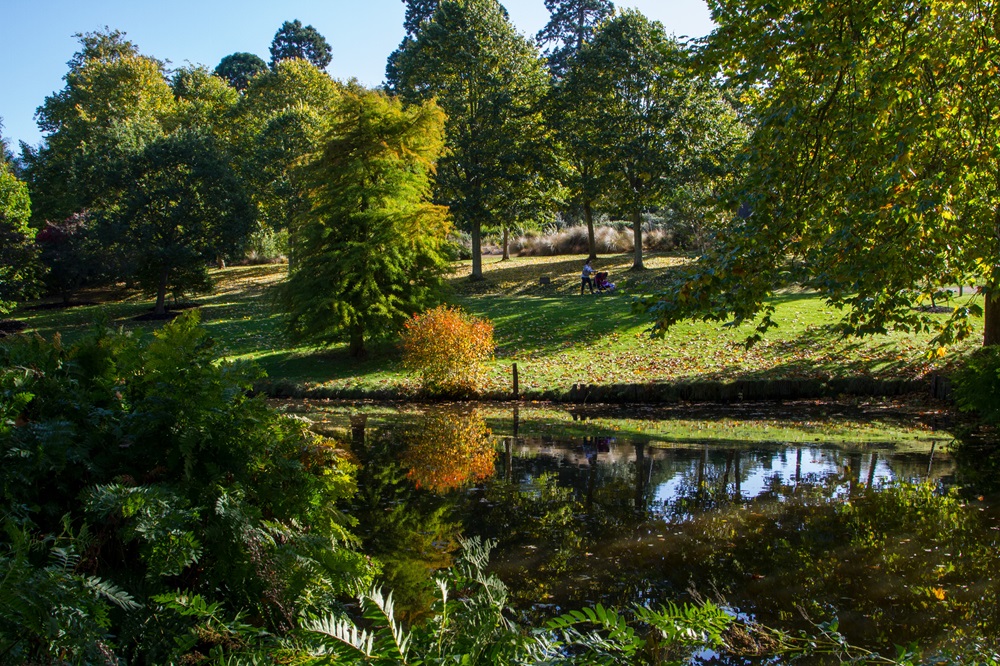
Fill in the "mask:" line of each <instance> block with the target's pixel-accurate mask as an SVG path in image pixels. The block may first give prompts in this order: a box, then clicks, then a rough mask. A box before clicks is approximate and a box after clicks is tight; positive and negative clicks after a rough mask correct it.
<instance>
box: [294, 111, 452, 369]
mask: <svg viewBox="0 0 1000 666" xmlns="http://www.w3.org/2000/svg"><path fill="white" fill-rule="evenodd" d="M443 148H444V114H443V113H442V112H441V110H440V108H438V107H437V105H435V104H434V103H433V102H427V103H424V104H422V105H419V106H411V107H408V108H404V107H403V106H402V103H401V102H400V101H398V100H396V99H393V98H389V97H386V96H385V95H383V94H380V93H373V92H363V93H353V94H351V95H350V96H349V97H348V98H347V99H346V100H345V101H344V102H343V103H342V105H341V108H340V109H339V110H338V112H337V118H336V120H335V122H334V123H333V125H332V127H331V129H330V132H329V134H328V135H327V137H326V139H325V141H324V143H323V146H322V149H321V150H320V151H319V152H317V153H316V154H315V155H313V156H312V158H311V159H310V160H309V162H308V164H307V165H306V166H305V167H303V169H302V171H301V174H300V175H301V181H300V182H301V186H302V188H303V193H304V198H305V199H306V201H307V202H308V209H307V210H304V211H302V212H301V214H300V215H299V216H298V217H297V219H296V220H295V223H294V226H293V229H292V234H291V248H292V255H293V256H292V258H293V259H294V261H293V262H292V263H291V264H290V270H289V276H288V282H287V284H286V286H285V292H284V293H285V298H284V302H285V306H286V308H287V310H288V313H289V327H290V330H291V332H292V334H293V335H294V336H295V337H296V338H299V339H305V340H310V341H313V342H317V343H321V344H331V343H333V342H338V341H342V340H347V341H348V342H349V344H350V351H351V354H352V355H353V356H355V357H361V356H364V355H365V354H366V353H367V345H366V342H367V341H368V340H371V339H378V338H386V337H389V336H392V335H394V334H395V333H396V332H398V330H399V328H400V327H401V326H402V324H403V322H404V321H405V319H406V318H407V317H409V316H411V315H412V314H414V313H415V312H417V311H419V310H421V309H422V308H424V307H426V306H428V305H432V304H433V303H434V301H435V300H436V299H437V298H438V297H439V293H438V292H439V290H440V287H441V285H442V275H443V273H444V271H445V269H446V266H447V260H446V252H445V244H446V239H447V233H448V230H449V223H448V220H447V210H446V209H445V208H444V207H442V206H437V205H434V204H432V203H430V202H429V198H430V193H431V183H432V176H433V173H434V169H435V163H436V160H437V159H438V157H439V156H440V154H441V152H442V150H443Z"/></svg>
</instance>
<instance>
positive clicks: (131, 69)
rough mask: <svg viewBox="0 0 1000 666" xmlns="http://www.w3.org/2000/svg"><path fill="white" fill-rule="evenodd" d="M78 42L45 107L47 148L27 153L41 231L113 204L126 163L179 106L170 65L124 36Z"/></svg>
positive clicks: (41, 118)
mask: <svg viewBox="0 0 1000 666" xmlns="http://www.w3.org/2000/svg"><path fill="white" fill-rule="evenodd" d="M78 37H79V39H80V44H81V49H80V51H78V52H77V53H75V54H74V55H73V58H72V59H71V60H70V61H69V67H70V69H69V71H68V73H67V74H66V76H65V81H66V85H65V87H64V88H63V89H62V90H60V91H59V92H57V93H54V94H53V95H50V96H49V97H47V98H46V99H45V102H44V103H43V104H42V106H41V107H39V109H38V125H39V127H40V128H41V130H42V132H43V133H44V134H45V144H44V146H43V147H42V148H41V149H40V150H38V151H29V152H27V153H26V154H25V163H26V164H25V165H26V172H27V173H26V175H27V178H28V181H29V184H30V186H31V189H32V192H34V193H36V196H35V197H34V198H35V201H34V204H35V209H34V211H33V215H34V218H35V220H36V221H37V225H36V226H41V224H42V223H43V222H44V221H45V220H63V219H66V218H67V217H69V216H70V215H73V214H74V213H78V212H80V211H82V210H84V209H87V208H91V207H93V206H95V205H100V204H101V203H102V202H107V201H109V200H113V199H114V197H115V196H116V192H114V191H113V189H112V188H111V187H110V183H111V180H112V179H111V176H112V175H113V174H114V172H115V171H116V170H117V169H119V168H120V164H119V162H120V160H121V159H123V158H124V157H125V156H126V155H127V154H128V153H129V152H131V151H134V150H136V149H139V148H141V147H142V146H143V145H145V144H146V143H147V142H148V141H151V140H154V139H156V138H159V137H161V136H162V135H163V131H164V130H163V122H164V120H165V119H166V118H167V117H168V116H169V115H170V114H171V113H172V111H173V109H174V96H173V94H172V92H171V90H170V86H169V85H168V83H167V80H166V78H165V76H164V71H163V65H162V63H160V62H159V61H157V60H155V59H153V58H150V57H148V56H144V55H142V54H140V53H139V50H138V48H137V47H136V46H135V45H134V44H133V43H132V42H130V41H128V40H126V39H125V36H124V33H121V32H118V31H104V32H98V33H87V34H84V35H78Z"/></svg>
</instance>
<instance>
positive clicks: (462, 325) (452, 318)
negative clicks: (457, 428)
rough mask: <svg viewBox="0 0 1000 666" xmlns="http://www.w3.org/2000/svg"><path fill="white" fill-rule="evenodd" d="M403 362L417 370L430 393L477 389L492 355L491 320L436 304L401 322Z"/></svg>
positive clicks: (452, 393)
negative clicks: (402, 324)
mask: <svg viewBox="0 0 1000 666" xmlns="http://www.w3.org/2000/svg"><path fill="white" fill-rule="evenodd" d="M402 347H403V365H404V366H405V367H406V368H407V369H409V370H415V371H417V372H419V373H420V377H421V381H422V384H423V389H424V391H425V392H427V393H429V394H431V395H438V396H462V395H469V394H474V393H476V392H477V391H478V390H479V387H480V386H481V385H482V383H483V380H484V378H485V376H486V362H487V361H489V360H490V359H492V358H493V324H492V323H490V321H489V320H486V319H480V318H478V317H473V316H472V315H470V314H467V313H465V312H463V311H461V310H460V309H458V308H451V307H447V306H444V305H439V306H438V307H436V308H433V309H431V310H428V311H427V312H424V313H423V314H417V315H414V316H413V318H412V319H410V320H409V321H408V322H406V324H404V326H403V333H402Z"/></svg>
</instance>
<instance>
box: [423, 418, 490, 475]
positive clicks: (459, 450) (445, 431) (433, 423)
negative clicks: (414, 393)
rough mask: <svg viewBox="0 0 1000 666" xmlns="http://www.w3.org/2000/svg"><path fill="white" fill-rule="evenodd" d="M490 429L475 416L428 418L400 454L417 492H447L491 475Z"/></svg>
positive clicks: (481, 419)
mask: <svg viewBox="0 0 1000 666" xmlns="http://www.w3.org/2000/svg"><path fill="white" fill-rule="evenodd" d="M490 434H491V432H490V429H489V428H488V427H487V426H486V422H485V421H484V420H483V418H482V417H481V416H479V415H478V414H477V413H475V412H472V413H459V412H435V413H433V414H429V415H428V416H427V417H426V418H425V419H424V422H423V424H422V426H421V427H420V429H419V430H417V431H415V432H414V433H413V435H412V437H411V439H410V442H409V448H408V449H407V450H406V453H405V454H403V464H404V465H406V466H407V467H409V472H407V477H408V478H409V479H410V480H412V481H413V483H414V485H416V486H417V488H426V489H428V490H433V491H434V492H447V491H449V490H454V489H455V488H461V487H462V486H465V485H468V484H470V483H475V482H477V481H481V480H483V479H485V478H486V477H488V476H490V475H492V474H493V472H494V464H493V463H494V459H495V457H496V450H495V449H494V448H493V444H492V442H490Z"/></svg>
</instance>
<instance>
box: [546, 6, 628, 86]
mask: <svg viewBox="0 0 1000 666" xmlns="http://www.w3.org/2000/svg"><path fill="white" fill-rule="evenodd" d="M545 8H546V9H547V10H549V22H548V23H546V24H545V27H544V28H542V29H541V30H539V31H538V35H536V36H535V39H536V40H538V43H539V44H548V45H549V47H548V48H547V49H546V51H545V56H546V58H547V59H548V61H549V70H550V71H551V72H552V75H553V76H554V77H555V78H562V77H563V76H565V75H566V72H567V70H568V69H569V68H570V66H571V65H570V61H571V60H572V59H573V57H574V56H576V54H577V53H579V52H580V49H581V48H582V47H583V45H584V44H586V43H587V42H588V41H590V39H591V38H592V37H593V34H594V30H595V27H596V26H598V25H599V24H600V23H601V22H602V21H604V20H606V19H608V18H609V17H611V15H612V14H614V11H615V6H614V4H613V3H612V2H611V0H545Z"/></svg>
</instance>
